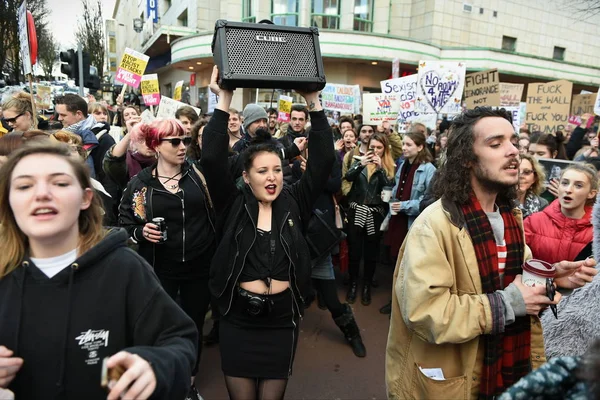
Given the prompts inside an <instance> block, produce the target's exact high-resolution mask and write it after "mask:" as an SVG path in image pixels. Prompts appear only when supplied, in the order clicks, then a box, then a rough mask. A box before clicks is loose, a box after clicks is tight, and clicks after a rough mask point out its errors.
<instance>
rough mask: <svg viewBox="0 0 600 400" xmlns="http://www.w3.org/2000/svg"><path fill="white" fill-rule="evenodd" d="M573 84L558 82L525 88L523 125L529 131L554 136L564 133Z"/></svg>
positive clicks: (564, 81)
mask: <svg viewBox="0 0 600 400" xmlns="http://www.w3.org/2000/svg"><path fill="white" fill-rule="evenodd" d="M572 91H573V83H571V82H569V81H566V80H560V81H553V82H548V83H530V84H529V85H528V86H527V113H526V116H525V123H526V126H527V129H529V131H531V132H533V131H540V132H542V133H550V134H552V135H555V134H556V132H557V131H564V129H565V127H566V126H567V124H568V122H569V113H570V111H571V92H572Z"/></svg>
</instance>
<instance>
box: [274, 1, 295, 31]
mask: <svg viewBox="0 0 600 400" xmlns="http://www.w3.org/2000/svg"><path fill="white" fill-rule="evenodd" d="M271 21H273V22H274V23H275V24H276V25H287V26H298V0H272V1H271Z"/></svg>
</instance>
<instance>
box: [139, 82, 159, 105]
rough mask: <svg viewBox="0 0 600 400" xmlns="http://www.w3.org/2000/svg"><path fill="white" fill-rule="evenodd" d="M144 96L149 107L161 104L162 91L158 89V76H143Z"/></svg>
mask: <svg viewBox="0 0 600 400" xmlns="http://www.w3.org/2000/svg"><path fill="white" fill-rule="evenodd" d="M142 96H143V98H144V104H145V105H147V106H157V105H159V104H160V90H159V87H158V75H157V74H148V75H144V76H142Z"/></svg>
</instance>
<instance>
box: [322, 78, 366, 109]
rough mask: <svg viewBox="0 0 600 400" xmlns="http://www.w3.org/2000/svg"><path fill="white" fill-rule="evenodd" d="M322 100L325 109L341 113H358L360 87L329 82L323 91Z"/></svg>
mask: <svg viewBox="0 0 600 400" xmlns="http://www.w3.org/2000/svg"><path fill="white" fill-rule="evenodd" d="M321 101H322V103H323V108H324V109H325V110H330V111H338V112H339V113H341V114H358V113H359V112H360V87H359V86H358V85H339V84H336V83H328V84H327V85H325V88H323V91H322V92H321Z"/></svg>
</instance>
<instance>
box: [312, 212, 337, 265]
mask: <svg viewBox="0 0 600 400" xmlns="http://www.w3.org/2000/svg"><path fill="white" fill-rule="evenodd" d="M331 219H334V218H331V217H330V216H329V215H327V210H325V212H323V211H321V210H319V209H315V210H313V212H312V215H311V217H310V220H309V221H308V227H307V229H306V236H305V238H306V243H307V244H308V249H309V250H310V258H311V260H312V261H313V264H314V263H315V262H316V261H319V260H320V259H321V258H323V257H325V256H327V254H329V253H330V252H331V250H332V249H333V248H334V247H335V246H336V245H337V244H338V243H339V242H340V241H342V239H344V238H345V237H346V235H345V233H344V232H343V231H341V230H339V229H338V228H337V227H336V226H335V225H334V224H333V223H331V222H330V220H331Z"/></svg>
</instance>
